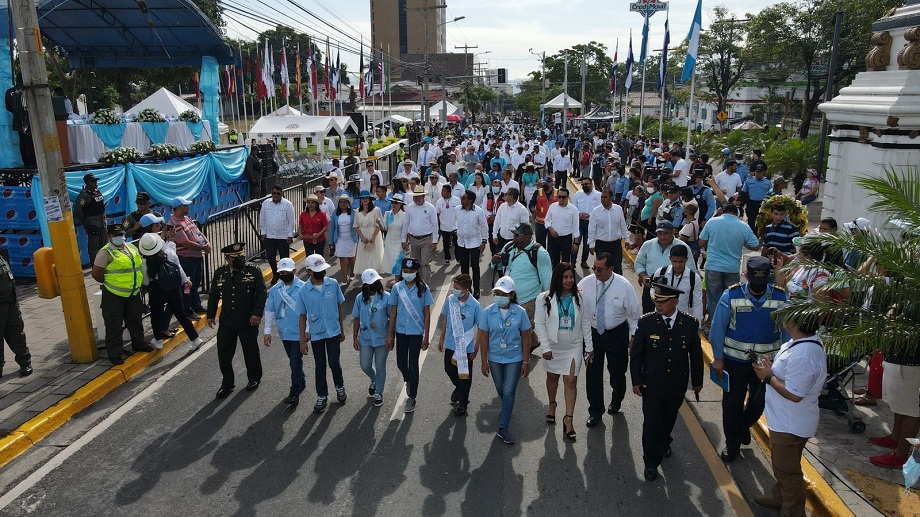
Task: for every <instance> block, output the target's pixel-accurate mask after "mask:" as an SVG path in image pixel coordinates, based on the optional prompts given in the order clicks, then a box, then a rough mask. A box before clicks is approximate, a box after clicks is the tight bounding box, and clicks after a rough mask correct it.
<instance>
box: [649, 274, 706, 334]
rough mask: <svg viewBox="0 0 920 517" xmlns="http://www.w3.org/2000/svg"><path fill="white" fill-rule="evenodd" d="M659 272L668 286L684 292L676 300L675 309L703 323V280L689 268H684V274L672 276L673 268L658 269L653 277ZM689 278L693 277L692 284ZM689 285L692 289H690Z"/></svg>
mask: <svg viewBox="0 0 920 517" xmlns="http://www.w3.org/2000/svg"><path fill="white" fill-rule="evenodd" d="M659 272H660V273H661V274H662V276H664V277H665V278H666V279H667V281H668V285H670V286H671V287H673V288H675V289H680V290H681V291H683V292H684V293H683V294H681V295H680V296H679V297H678V298H677V308H678V309H679V310H681V311H683V312H686V313H687V314H691V315H693V316H694V317H696V319H698V320H700V321H703V279H702V278H700V275H698V274H697V273H696V272H695V271H693V270H691V269H690V266H684V274H682V275H675V274H674V266H668V267H667V268H665V270H664V271H662V270H661V269H658V270H656V271H655V275H658V273H659ZM691 276H692V277H695V278H693V281H692V282H691V281H690V277H691ZM691 283H692V285H693V289H690V286H691ZM691 297H692V300H693V307H692V308H691V307H690V300H691Z"/></svg>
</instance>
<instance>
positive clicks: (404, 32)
mask: <svg viewBox="0 0 920 517" xmlns="http://www.w3.org/2000/svg"><path fill="white" fill-rule="evenodd" d="M446 3H447V2H446V0H371V42H372V44H373V46H374V48H376V49H379V48H381V47H382V48H383V49H384V50H386V49H387V48H389V49H390V50H389V53H390V54H392V55H394V56H401V55H404V54H424V53H425V40H426V37H425V36H426V32H427V33H428V34H429V36H428V53H429V54H443V53H445V52H447V50H446V49H447V29H446V28H445V26H444V21H445V19H446V18H445V17H446V15H445V11H446V9H444V8H440V9H432V8H431V7H434V6H438V5H446ZM426 7H429V9H425V8H426ZM388 45H389V47H388Z"/></svg>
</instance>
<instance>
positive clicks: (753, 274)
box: [747, 257, 773, 285]
mask: <svg viewBox="0 0 920 517" xmlns="http://www.w3.org/2000/svg"><path fill="white" fill-rule="evenodd" d="M772 274H773V264H771V263H770V259H768V258H767V257H751V258H750V259H749V260H748V262H747V279H748V283H751V284H754V285H767V284H768V283H770V275H772Z"/></svg>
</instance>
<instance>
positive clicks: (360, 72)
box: [358, 40, 364, 100]
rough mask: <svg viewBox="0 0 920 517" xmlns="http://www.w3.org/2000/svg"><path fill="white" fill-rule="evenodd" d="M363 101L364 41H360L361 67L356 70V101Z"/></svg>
mask: <svg viewBox="0 0 920 517" xmlns="http://www.w3.org/2000/svg"><path fill="white" fill-rule="evenodd" d="M363 99H364V40H361V65H360V68H358V100H363Z"/></svg>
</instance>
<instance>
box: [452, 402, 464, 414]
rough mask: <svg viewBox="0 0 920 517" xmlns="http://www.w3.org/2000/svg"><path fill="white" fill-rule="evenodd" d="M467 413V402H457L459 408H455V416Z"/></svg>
mask: <svg viewBox="0 0 920 517" xmlns="http://www.w3.org/2000/svg"><path fill="white" fill-rule="evenodd" d="M465 414H466V404H457V408H456V409H454V416H463V415H465Z"/></svg>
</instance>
